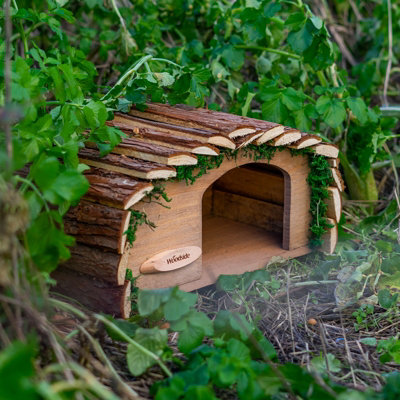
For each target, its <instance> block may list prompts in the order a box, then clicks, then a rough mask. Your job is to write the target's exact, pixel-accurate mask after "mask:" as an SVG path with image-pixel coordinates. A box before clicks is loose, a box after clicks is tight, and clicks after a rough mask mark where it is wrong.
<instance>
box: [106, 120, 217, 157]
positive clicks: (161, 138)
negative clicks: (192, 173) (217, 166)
mask: <svg viewBox="0 0 400 400" xmlns="http://www.w3.org/2000/svg"><path fill="white" fill-rule="evenodd" d="M131 118H132V117H131ZM118 121H121V122H118ZM107 124H108V125H110V126H114V127H117V128H119V129H120V130H122V131H123V132H124V133H125V134H127V135H128V136H129V137H133V138H134V139H136V140H140V141H144V142H146V143H152V144H157V145H161V146H164V147H168V148H170V149H175V150H181V151H188V152H190V153H193V154H204V155H210V156H217V155H218V154H219V150H218V148H217V147H215V146H213V145H211V144H209V143H205V142H201V141H198V140H195V139H192V138H190V137H186V136H179V135H175V134H173V133H171V132H164V131H162V130H160V129H159V130H157V128H153V127H152V128H143V127H137V126H136V125H135V123H134V122H132V121H131V120H129V119H128V118H126V117H122V116H115V118H114V120H113V121H108V122H107Z"/></svg>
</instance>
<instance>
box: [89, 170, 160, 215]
mask: <svg viewBox="0 0 400 400" xmlns="http://www.w3.org/2000/svg"><path fill="white" fill-rule="evenodd" d="M84 175H85V177H86V179H87V180H88V181H89V184H90V186H89V190H88V191H87V193H86V194H85V196H84V197H83V199H84V200H88V201H94V202H97V203H100V204H104V205H107V206H111V207H114V208H120V209H122V210H126V209H128V208H130V207H131V206H133V205H134V204H135V203H137V202H138V201H140V200H141V199H142V198H143V197H144V196H146V194H148V193H149V192H151V191H152V190H153V185H152V184H151V183H150V182H145V181H140V180H138V179H135V178H133V177H131V176H128V175H125V174H121V173H118V172H113V171H108V170H106V169H103V168H90V170H87V171H85V172H84Z"/></svg>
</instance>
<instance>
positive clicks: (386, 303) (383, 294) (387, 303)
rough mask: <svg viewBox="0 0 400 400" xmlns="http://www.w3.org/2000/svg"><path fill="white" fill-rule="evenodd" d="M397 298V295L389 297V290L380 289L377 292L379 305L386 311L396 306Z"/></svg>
mask: <svg viewBox="0 0 400 400" xmlns="http://www.w3.org/2000/svg"><path fill="white" fill-rule="evenodd" d="M398 297H399V294H398V293H396V294H394V295H391V294H390V291H389V289H382V290H380V291H379V292H378V302H379V305H380V306H381V307H383V308H386V309H388V308H390V307H393V306H394V305H396V304H397V299H398Z"/></svg>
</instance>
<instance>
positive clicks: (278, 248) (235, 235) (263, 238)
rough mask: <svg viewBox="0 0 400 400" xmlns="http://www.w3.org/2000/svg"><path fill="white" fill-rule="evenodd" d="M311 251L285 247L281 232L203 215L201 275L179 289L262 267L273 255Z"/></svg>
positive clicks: (288, 256) (190, 288) (291, 255)
mask: <svg viewBox="0 0 400 400" xmlns="http://www.w3.org/2000/svg"><path fill="white" fill-rule="evenodd" d="M310 251H311V250H310V249H309V248H308V247H307V246H303V247H299V248H297V249H293V250H284V249H283V248H282V235H281V234H277V233H274V232H268V231H265V230H264V229H261V228H258V227H255V226H252V225H248V224H243V223H240V222H236V221H232V220H230V219H227V218H221V217H214V216H207V217H204V218H203V255H202V267H203V270H202V276H201V278H200V279H198V280H195V281H192V282H188V283H185V284H183V285H181V286H180V289H182V290H185V291H191V290H195V289H198V288H200V287H203V286H207V285H211V284H212V283H214V282H215V281H216V280H217V278H218V276H219V275H222V274H229V275H233V274H242V273H244V272H247V271H254V270H256V269H260V268H263V267H264V266H265V265H266V264H267V263H268V261H269V260H270V259H271V257H273V256H282V257H285V258H291V257H299V256H301V255H304V254H307V253H309V252H310Z"/></svg>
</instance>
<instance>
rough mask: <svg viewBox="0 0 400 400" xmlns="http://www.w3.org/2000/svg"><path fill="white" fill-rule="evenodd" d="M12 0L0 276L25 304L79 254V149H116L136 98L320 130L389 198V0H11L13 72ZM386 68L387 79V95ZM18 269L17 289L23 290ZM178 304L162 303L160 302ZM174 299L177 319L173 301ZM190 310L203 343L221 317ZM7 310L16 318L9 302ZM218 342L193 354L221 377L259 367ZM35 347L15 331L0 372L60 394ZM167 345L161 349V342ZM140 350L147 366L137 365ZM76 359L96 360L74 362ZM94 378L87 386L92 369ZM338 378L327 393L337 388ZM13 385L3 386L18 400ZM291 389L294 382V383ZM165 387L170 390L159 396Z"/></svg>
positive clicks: (353, 194)
mask: <svg viewBox="0 0 400 400" xmlns="http://www.w3.org/2000/svg"><path fill="white" fill-rule="evenodd" d="M3 3H4V4H3V9H2V11H1V15H0V17H1V33H2V41H1V43H0V59H1V63H0V76H1V78H2V79H1V81H0V107H1V114H0V115H1V121H0V124H1V125H0V128H1V130H2V131H4V132H7V131H8V130H9V129H11V132H12V154H10V153H9V152H7V144H8V143H7V140H6V135H1V136H0V196H1V198H0V206H1V207H0V216H1V217H2V218H3V219H4V221H5V218H6V216H7V218H8V219H7V224H6V223H3V225H2V227H1V229H0V234H1V236H0V241H2V243H5V245H4V246H3V247H4V248H1V254H0V256H1V257H2V264H1V268H2V270H1V271H0V286H3V287H6V288H7V289H6V292H7V294H8V295H10V296H11V297H12V296H15V298H19V297H18V296H21V293H23V292H24V293H25V292H26V293H30V294H31V295H32V296H31V297H29V296H28V297H26V296H25V297H24V299H25V300H24V301H26V302H28V303H29V307H30V306H31V305H32V310H35V309H36V308H39V309H40V307H43V302H44V300H43V298H44V297H43V294H42V290H43V287H44V288H45V287H46V286H43V285H42V281H41V277H42V276H44V277H45V278H46V279H47V280H50V278H49V275H48V274H49V273H50V272H51V271H52V270H54V269H55V268H56V266H57V264H58V263H59V262H60V261H61V260H65V259H67V258H68V257H69V250H68V248H69V247H70V246H71V245H72V244H73V238H72V237H70V236H68V235H66V234H65V233H64V232H63V220H62V217H63V215H64V214H65V213H66V212H67V211H68V209H69V207H70V206H71V205H74V204H76V203H77V202H78V201H79V199H80V198H81V196H82V195H83V194H84V193H85V192H86V190H87V189H88V182H87V181H86V179H85V178H84V176H83V174H82V173H83V171H84V170H85V169H86V168H87V167H86V166H85V165H83V164H80V163H79V160H78V157H77V154H78V151H79V148H81V147H83V146H84V143H85V141H87V140H90V141H94V142H95V143H96V144H97V146H98V148H99V149H100V151H101V153H102V154H106V153H107V152H109V151H111V149H112V148H113V147H114V146H115V145H116V144H118V143H119V141H120V140H121V137H123V133H122V132H120V131H119V130H117V129H115V128H111V127H108V126H106V125H105V122H106V121H107V120H108V119H111V118H112V115H113V112H114V111H116V110H119V111H127V110H128V109H129V107H130V106H131V105H132V104H135V105H136V106H138V107H141V106H143V104H144V103H145V102H146V101H157V102H169V103H170V104H176V103H186V104H190V105H194V106H206V105H207V106H208V107H209V108H211V109H216V110H224V111H228V112H231V113H236V114H240V115H247V116H250V117H255V118H262V119H266V120H269V121H274V122H279V123H283V124H285V125H288V126H292V127H296V128H298V129H300V130H302V131H307V132H316V133H318V134H320V135H321V136H322V137H324V138H325V139H327V140H330V141H332V142H334V143H336V144H337V145H338V146H339V147H340V150H341V152H340V159H341V168H342V169H343V172H344V176H345V180H346V183H347V186H348V196H349V197H350V198H352V199H361V200H367V201H375V200H377V199H378V190H377V186H376V182H375V177H374V168H375V167H377V166H379V165H380V166H382V165H383V166H387V165H392V166H393V167H394V168H395V167H397V166H398V163H399V159H398V157H397V156H396V154H393V149H394V148H396V145H397V136H396V131H395V127H396V123H397V119H396V118H394V117H388V116H386V115H387V114H388V113H387V110H386V111H385V115H383V114H382V112H381V109H380V106H382V105H387V104H385V102H386V100H387V96H389V99H393V101H394V102H395V101H396V99H397V96H398V92H397V90H396V82H395V79H393V76H395V78H396V77H397V75H396V74H398V73H399V71H398V68H397V67H394V68H392V73H393V74H392V76H390V75H388V73H387V64H388V59H389V56H388V48H389V34H388V3H387V1H384V2H380V1H372V2H364V1H361V0H360V1H353V2H348V1H342V0H335V1H331V2H325V1H322V2H317V1H315V2H313V1H302V0H296V1H284V0H277V1H270V0H238V1H232V2H231V1H228V0H220V1H218V0H205V1H201V0H160V1H144V0H143V1H141V0H137V1H134V2H129V1H127V0H107V1H103V0H85V1H73V0H71V1H68V0H47V1H38V0H34V1H30V0H13V1H12V2H11V6H10V14H11V17H10V18H11V22H12V29H13V31H12V36H11V37H10V38H9V42H10V43H9V46H8V47H9V48H10V52H11V74H10V75H7V70H6V69H5V61H6V49H7V41H6V40H5V39H6V37H5V31H6V23H5V22H6V20H5V10H6V8H5V7H6V6H7V3H10V2H8V1H5V2H3ZM389 4H390V3H389ZM390 10H391V13H392V21H393V26H392V31H391V34H392V36H393V38H395V39H396V38H398V37H399V32H400V25H399V23H398V21H399V20H400V7H399V5H398V4H397V3H394V4H391V8H390ZM334 19H335V20H337V21H338V22H339V23H340V24H341V25H342V26H344V27H346V29H347V32H346V33H345V34H344V36H343V37H342V39H343V40H342V41H338V40H337V32H338V31H337V30H336V36H334V35H333V30H332V26H334V25H335V24H333V22H332V21H333V20H334ZM328 26H330V28H331V30H330V32H331V33H332V35H333V36H334V37H332V36H331V33H330V32H329V30H328V28H327V27H328ZM339 36H340V35H339ZM333 39H335V40H333ZM338 44H339V45H340V47H339V46H338ZM349 49H350V50H349ZM392 52H393V55H392V61H393V64H394V65H395V63H396V61H397V59H398V58H399V56H400V41H399V40H393V44H392ZM349 53H350V55H349ZM385 77H387V78H388V79H387V80H388V82H389V88H388V90H386V91H385V92H383V88H384V80H385ZM7 82H9V83H10V86H11V90H10V91H9V90H7ZM8 95H11V99H10V101H8V97H7V96H8ZM390 96H392V97H390ZM391 115H395V113H394V114H393V113H391ZM314 162H315V163H318V160H314ZM28 166H29V168H27V167H28ZM205 167H206V166H205ZM317 167H318V165H317ZM17 171H19V175H18V176H17V175H16V172H17ZM179 172H180V174H181V175H182V176H180V177H181V178H185V179H191V178H193V177H192V175H191V174H190V173H189V175H187V174H188V171H187V170H185V171H184V170H183V169H182V170H181V171H179ZM189 172H190V171H189ZM320 178H321V179H324V177H323V176H322V177H320ZM314 183H315V185H316V186H318V185H319V183H318V182H314ZM21 216H22V217H21ZM14 217H15V218H14ZM141 217H143V216H141ZM12 218H14V219H12ZM2 222H3V221H2ZM11 222H13V223H11ZM10 237H11V239H10V240H8V238H10ZM15 265H17V266H18V269H16V268H15ZM16 270H17V272H16ZM37 270H39V271H40V274H38V272H37ZM11 281H13V282H14V286H9V285H10V282H11ZM15 282H19V283H18V285H20V286H18V285H16V284H15ZM21 282H22V283H21ZM24 285H26V286H24ZM33 288H34V289H33ZM30 290H32V293H31V292H29V291H30ZM44 290H46V289H44ZM38 293H40V294H39V295H38ZM35 296H36V297H35ZM171 296H172V297H171ZM174 296H175V297H176V299H175V300H174V298H175V297H174ZM179 296H180V295H179V294H176V293H175V292H174V293H172V294H171V293H169V294H168V296H167V297H166V299H167V298H168V299H170V298H172V299H173V300H171V301H175V303H176V302H179ZM21 298H22V297H21ZM27 298H30V300H29V301H28V300H27ZM181 300H182V299H181ZM166 301H167V300H165V301H164V300H160V304H161V303H165V302H166ZM168 301H169V300H168ZM30 302H32V304H31V303H30ZM189 303H190V302H189ZM189 303H188V304H189ZM172 304H173V303H172ZM26 307H27V306H26ZM139 307H140V302H139ZM163 307H164V312H165V316H166V317H167V315H168V307H167V305H165V306H163ZM142 311H143V310H142ZM153 311H154V310H153ZM32 312H33V311H32ZM182 312H183V314H182V316H185V315H186V314H188V315H189V314H190V313H192V314H190V315H191V316H190V318H189V317H188V319H185V318H186V317H185V318H184V320H183V322H181V325H179V324H180V322H179V321H175V320H171V323H172V324H174V326H175V328H176V331H184V330H185V329H188V332H192V335H189V334H186V336H185V335H182V338H181V339H180V340H181V343H180V344H179V345H180V346H181V349H182V351H183V352H184V353H187V354H189V353H190V351H191V350H192V349H193V348H195V347H196V346H195V345H196V344H198V343H197V342H196V341H195V343H194V344H193V342H192V341H191V340H193V338H195V339H196V340H197V341H198V340H199V338H200V337H201V339H202V338H203V337H204V335H208V336H210V335H213V333H212V329H216V326H215V324H214V326H213V327H211V326H209V324H208V323H205V322H204V321H205V320H204V318H205V317H199V316H198V315H197V314H193V313H195V311H193V310H192V311H190V310H184V311H182ZM146 313H147V311H146V312H145V313H144V314H143V312H142V315H147V314H146ZM148 313H149V314H150V313H151V312H150V311H149V312H148ZM221 318H225V319H226V320H223V319H222V320H221V321H223V323H221V325H224V324H228V325H229V324H231V325H232V326H233V328H232V329H233V330H235V329H236V330H239V331H240V327H239V328H238V327H237V326H236V328H235V327H234V325H235V321H232V320H230V321H228V319H229V318H231V317H229V316H224V317H221ZM1 319H2V321H3V322H4V315H3V314H2V315H1ZM0 322H1V321H0ZM103 322H104V321H103ZM202 324H203V327H202V331H201V332H200V333H199V331H200V329H199V326H200V325H202ZM140 329H147V328H140ZM249 329H250V328H249ZM251 329H252V328H251ZM147 334H149V332H147ZM135 335H138V336H137V337H136V341H135V343H141V341H143V342H145V341H146V340H147V339H146V338H147V336H146V334H145V332H143V331H137V332H136V333H135ZM154 335H155V336H154V342H156V343H159V344H160V346H161V347H163V346H164V345H165V341H166V334H164V333H161V334H160V333H159V332H158V333H155V334H154ZM17 336H18V335H17ZM239 336H240V335H239ZM18 337H19V336H18ZM217 339H219V336H218V335H216V336H215V337H214V339H213V340H214V344H215V345H216V348H217V350H216V351H215V353H212V355H211V356H210V358H207V357H208V356H209V355H210V354H209V353H207V351H209V349H202V350H201V351H200V352H199V354H198V355H193V359H196V360H197V359H198V358H202V357H203V361H204V363H206V364H207V365H208V369H209V370H208V371H209V373H211V376H212V378H210V379H211V380H212V382H213V384H216V385H221V386H224V385H226V384H227V382H229V383H231V384H233V382H236V383H235V384H238V385H239V383H238V382H239V380H235V379H237V376H236V375H235V374H236V373H237V374H239V372H240V371H241V369H240V368H242V367H243V365H242V366H241V365H240V363H239V361H238V360H237V359H235V360H231V359H230V358H229V357H233V358H235V355H236V356H238V357H237V358H240V357H243V358H245V359H246V360H247V361H248V362H247V364H246V365H251V368H249V369H248V370H246V373H248V374H250V375H251V374H252V373H253V372H251V371H252V368H253V364H251V363H250V358H249V357H250V355H249V354H250V353H249V352H248V347H246V346H245V347H246V348H243V347H242V345H243V343H242V342H246V340H247V339H246V338H243V337H242V338H239V339H240V340H241V341H238V338H237V337H232V338H230V339H229V340H222V339H221V340H222V341H218V340H217ZM225 339H226V338H225ZM149 340H150V339H149ZM235 340H236V341H235ZM50 341H51V340H50ZM150 342H151V340H150ZM238 343H239V344H238ZM132 346H134V345H132ZM388 346H389V345H388ZM388 346H387V347H388ZM393 346H394V345H393ZM383 347H384V346H383ZM383 347H382V348H383ZM35 348H37V346H36V344H35V343H34V341H30V342H29V341H26V343H25V344H22V343H20V342H14V344H13V345H12V347H10V348H9V349H8V350H7V351H6V352H2V353H1V354H0V377H2V379H0V381H5V380H7V379H14V380H16V381H15V382H16V383H15V385H19V386H20V387H21V390H22V391H23V393H22V394H21V396H25V397H24V398H26V399H28V398H38V397H39V396H41V397H46V396H47V397H46V398H52V399H59V398H60V397H57V396H55V397H54V396H53V397H51V396H50V395H49V393H50V392H51V391H50V389H49V386H48V385H47V386H46V384H45V383H43V384H41V385H39V386H37V385H36V386H35V385H33V383H32V380H31V377H32V376H33V373H34V372H33V369H32V368H31V367H30V365H31V363H30V362H29V360H31V359H32V358H33V357H35V356H36V353H35ZM388 348H389V347H388ZM390 348H392V347H390ZM246 349H247V350H246ZM159 350H160V349H159V348H155V349H154V352H155V353H157V352H158V351H159ZM161 353H162V352H161ZM161 353H160V354H161ZM157 354H158V353H157ZM207 354H208V355H207ZM157 357H158V356H157ZM190 357H192V355H190ZM213 357H215V359H216V360H217V361H216V363H217V364H218V363H226V365H227V368H228V366H229V365H230V364H232V365H234V367H235V368H238V369H237V370H235V371H236V372H232V371H229V368H228V370H227V371H223V370H218V369H215V370H213V364H212V363H213V361H212V360H213ZM129 360H130V358H129V357H128V364H129V363H130V364H131V369H132V373H134V374H136V373H137V372H138V371H136V370H135V369H134V368H135V367H134V366H133V365H135V363H136V361H134V362H133V361H132V359H131V362H130V361H129ZM153 360H156V359H154V358H153ZM207 360H208V361H207ZM210 360H211V361H210ZM14 362H15V363H16V364H15V365H17V367H15V368H14V367H13V365H14V364H13V363H14ZM143 362H144V364H143V365H147V366H148V365H152V363H153V361H151V362H149V360H148V359H144V361H143ZM146 363H147V364H146ZM200 364H201V363H200ZM19 365H24V368H23V369H21V370H20V373H21V375H13V373H11V372H10V371H12V370H15V369H18V366H19ZM198 365H199V363H197V362H194V363H193V364H191V363H190V366H189V370H190V369H191V368H192V366H193V368H194V369H193V370H192V371H191V373H193V374H197V372H198V371H197V370H196V368H197V367H198ZM69 368H71V370H73V371H75V372H76V373H80V372H82V371H81V370H80V369H79V368H80V367H79V366H76V365H75V364H71V365H70V366H69ZM246 368H247V367H245V369H246ZM254 368H256V367H255V366H254ZM291 368H292V369H291ZM296 368H297V367H295V366H289V367H286V366H285V367H282V371H281V374H283V375H284V376H286V378H287V379H288V380H289V381H290V382H291V383H292V384H293V385H296V384H297V385H299V386H298V387H297V388H296V386H294V389H293V390H294V391H295V392H296V394H297V395H298V396H300V397H302V398H306V397H305V396H307V390H308V388H309V387H310V386H301V384H300V380H296V379H297V378H296V379H294V378H293V379H292V380H291V378H290V377H291V376H292V377H293V376H296V377H298V376H300V375H301V374H303V372H302V371H301V369H300V367H299V368H298V369H296ZM144 369H146V368H144ZM294 369H296V371H295V372H294ZM79 371H80V372H79ZM238 371H239V372H238ZM275 372H276V371H275ZM54 373H55V374H56V372H54ZM231 373H232V374H233V375H232V374H231ZM270 374H272V376H270ZM304 374H305V372H304ZM278 375H279V374H278ZM85 376H86V378H87V379H88V382H89V381H90V379H91V378H90V377H88V376H87V375H85ZM232 376H233V377H234V378H232ZM304 376H305V377H306V378H304V379H306V381H307V382H308V383H309V385H314V384H315V382H314V381H313V378H312V377H311V376H309V375H307V376H306V375H304ZM259 377H261V378H260V381H259V382H258V384H259V387H261V388H262V389H263V390H266V388H268V387H270V386H271V385H272V384H276V379H277V378H276V376H275V375H274V374H273V373H272V372H271V371H270V370H268V371H267V370H263V371H261V372H260V375H259ZM174 379H175V380H174ZM174 379H172V380H171V382H169V383H168V384H165V385H164V386H163V385H161V386H160V393H163V392H168V390H169V391H172V393H175V392H176V393H178V394H179V396H181V395H182V396H184V393H185V391H186V389H185V387H184V386H182V382H181V380H182V378H180V377H179V376H177V377H176V378H174ZM232 379H233V380H232ZM243 379H244V378H243ZM257 379H258V378H257ZM396 379H398V377H397V378H396V377H392V378H390V379H388V382H389V384H388V389H387V393H386V394H385V393H383V394H373V393H369V394H368V396H371V397H368V398H396V397H395V396H396V390H397V389H395V387H396ZM18 380H21V382H24V383H23V384H22V383H21V384H19V383H18ZM278 380H279V379H278ZM90 382H92V381H90ZM241 382H242V383H243V380H242V381H241ZM318 384H321V382H319V383H318ZM168 385H169V386H168ZM243 385H244V384H243ZM0 386H1V385H0ZM317 386H318V385H317ZM274 387H275V386H274ZM242 388H243V390H244V392H243V393H247V392H246V390H250V389H249V387H248V386H245V385H244V386H242ZM321 388H322V389H321ZM321 388H319V389H318V390H325V389H326V387H325V386H324V385H322V384H321ZM253 389H254V388H253ZM253 389H252V390H253ZM306 389H307V390H306ZM328 389H329V388H328ZM328 389H326V393H325V392H324V396H325V395H328V394H329V393H330V391H329V390H328ZM1 390H3V389H0V398H7V394H4V395H3V394H2V392H1ZM4 390H6V389H4ZM90 390H92V393H93V392H94V393H96V395H97V396H99V397H101V398H103V397H104V398H110V399H111V398H113V397H112V396H111V395H110V396H108V395H104V393H103V388H102V387H99V386H98V385H97V386H96V385H94V386H93V387H91V389H90ZM174 390H175V392H174ZM254 390H255V389H254ZM257 390H258V389H257ZM277 390H285V386H283V387H279V389H277ZM330 390H333V389H330ZM334 390H337V394H338V395H339V394H340V393H341V392H342V389H336V388H335V389H334ZM189 392H190V396H193V398H196V397H195V396H197V398H202V396H203V397H205V398H211V397H209V396H211V394H210V392H209V389H208V388H207V389H204V388H203V389H202V388H199V387H197V388H191V389H190V391H189ZM189 392H188V393H189ZM39 393H40V394H39ZM46 393H47V394H46ZM99 393H102V395H101V396H100V394H99ZM254 393H255V392H254ZM265 393H266V392H262V394H261V396H262V395H264V394H265ZM318 393H320V392H318V391H317V392H315V394H314V396H317V397H314V398H318V395H319V394H318ZM343 393H344V392H343ZM178 394H176V396H178ZM103 395H104V396H103ZM268 395H272V394H271V393H269V394H268ZM330 395H331V396H332V393H330ZM386 395H387V397H385V396H386ZM391 395H392V397H390V396H391ZM1 396H3V397H1ZM102 396H103V397H102ZM107 396H108V397H107ZM165 396H166V395H165ZM171 396H173V394H172V395H171ZM187 396H189V394H187ZM207 396H208V397H207ZM243 396H246V394H243ZM382 396H383V397H382ZM61 398H64V397H61ZM68 398H69V397H68ZM158 398H160V399H161V398H167V397H162V395H161V394H160V395H159V397H158ZM243 398H246V397H243ZM255 398H256V397H255ZM308 398H312V397H308ZM354 398H356V397H354Z"/></svg>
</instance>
